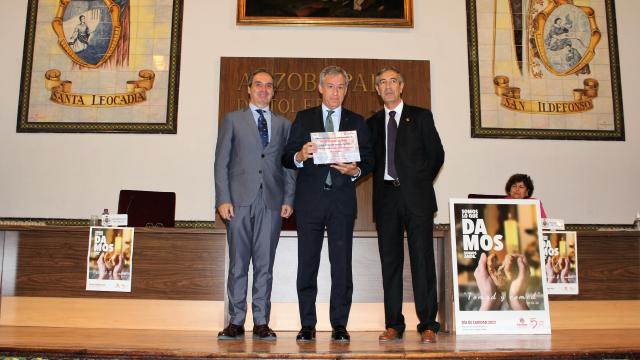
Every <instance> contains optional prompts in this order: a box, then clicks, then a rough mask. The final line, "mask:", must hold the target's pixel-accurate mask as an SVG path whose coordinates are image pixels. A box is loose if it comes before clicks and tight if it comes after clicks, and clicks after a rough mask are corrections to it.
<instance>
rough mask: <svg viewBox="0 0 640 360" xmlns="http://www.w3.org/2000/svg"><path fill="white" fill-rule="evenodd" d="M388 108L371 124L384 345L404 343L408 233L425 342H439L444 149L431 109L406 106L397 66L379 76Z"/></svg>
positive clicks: (412, 272) (374, 206)
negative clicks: (439, 198) (436, 239)
mask: <svg viewBox="0 0 640 360" xmlns="http://www.w3.org/2000/svg"><path fill="white" fill-rule="evenodd" d="M375 81H376V90H377V92H378V95H380V97H381V98H382V101H383V102H384V109H383V110H380V111H378V112H377V113H376V114H374V115H373V116H372V117H371V118H369V119H368V120H367V125H369V128H370V129H371V142H372V145H373V151H374V154H375V165H376V166H375V169H374V170H373V215H374V217H375V221H376V230H377V231H378V248H379V251H380V261H381V263H382V285H383V288H384V313H385V324H386V330H385V331H384V332H383V333H382V334H381V335H380V337H379V340H380V341H390V340H398V339H401V338H402V335H403V333H404V330H405V322H404V316H403V315H402V269H403V267H404V230H405V229H406V231H407V241H408V245H409V256H410V258H411V277H412V281H413V297H414V301H415V306H416V313H417V315H418V319H419V321H420V323H419V324H418V332H420V335H421V341H422V342H424V343H432V342H435V341H436V333H437V332H438V330H439V329H440V325H439V324H438V322H437V321H436V314H437V312H438V296H437V283H436V269H435V259H434V255H433V214H434V213H435V212H436V211H437V210H438V206H437V204H436V196H435V192H434V190H433V180H434V179H435V177H436V175H438V172H439V171H440V167H441V166H442V163H443V162H444V149H443V148H442V143H441V142H440V136H439V135H438V131H436V127H435V125H434V122H433V115H432V114H431V111H430V110H428V109H423V108H419V107H416V106H411V105H409V104H405V103H404V102H403V101H402V97H401V95H402V90H403V89H404V78H403V77H402V74H401V73H400V70H398V69H397V68H395V67H387V68H383V69H381V70H380V71H379V72H378V73H377V74H376V79H375Z"/></svg>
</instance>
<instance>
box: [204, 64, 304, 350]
mask: <svg viewBox="0 0 640 360" xmlns="http://www.w3.org/2000/svg"><path fill="white" fill-rule="evenodd" d="M273 91H274V89H273V75H271V73H269V72H268V71H267V70H265V69H257V70H256V71H254V72H253V74H252V75H251V77H250V79H249V86H248V93H249V97H250V103H249V107H247V108H245V109H242V110H238V111H234V112H231V113H228V114H226V115H225V117H224V120H223V122H222V125H221V126H220V129H219V131H218V143H217V146H216V159H215V165H214V171H215V176H214V177H215V188H216V208H217V210H218V212H219V213H220V217H221V218H222V220H223V221H224V223H225V225H226V227H227V242H228V247H229V277H228V279H227V295H228V297H229V303H228V304H229V325H228V326H227V327H226V328H224V330H222V331H221V332H220V333H218V339H219V340H232V339H238V338H243V337H244V321H245V317H246V314H247V280H248V279H247V277H248V271H249V261H252V263H253V288H252V294H253V299H252V311H253V323H254V327H253V336H254V338H258V339H263V340H275V339H276V334H275V333H274V332H273V330H271V329H270V328H269V314H270V310H271V285H272V281H273V260H274V258H275V254H276V246H277V245H278V240H279V238H280V228H281V223H282V217H285V218H288V217H289V216H291V214H292V213H293V207H292V205H293V198H294V192H295V172H294V171H292V170H288V169H285V168H283V167H282V164H281V161H280V159H281V158H282V154H283V152H284V146H285V144H286V143H287V139H288V137H289V129H290V127H291V123H290V122H289V120H287V119H286V118H284V117H282V116H279V115H276V114H274V113H272V112H271V111H270V110H269V104H270V102H271V98H272V97H273Z"/></svg>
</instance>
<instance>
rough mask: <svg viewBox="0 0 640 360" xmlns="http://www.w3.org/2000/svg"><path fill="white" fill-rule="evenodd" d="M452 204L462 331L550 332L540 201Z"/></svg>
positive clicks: (457, 310)
mask: <svg viewBox="0 0 640 360" xmlns="http://www.w3.org/2000/svg"><path fill="white" fill-rule="evenodd" d="M449 205H450V216H451V218H450V219H451V224H452V228H451V249H452V256H453V262H452V263H453V282H454V298H455V323H456V332H457V334H460V335H462V334H550V333H551V324H550V320H549V299H548V296H547V290H546V288H545V286H544V285H545V283H544V281H543V279H544V278H545V276H546V274H545V267H544V266H542V264H543V260H541V259H542V254H543V251H544V249H543V241H542V231H541V228H540V226H539V224H540V203H539V201H538V200H506V199H450V200H449Z"/></svg>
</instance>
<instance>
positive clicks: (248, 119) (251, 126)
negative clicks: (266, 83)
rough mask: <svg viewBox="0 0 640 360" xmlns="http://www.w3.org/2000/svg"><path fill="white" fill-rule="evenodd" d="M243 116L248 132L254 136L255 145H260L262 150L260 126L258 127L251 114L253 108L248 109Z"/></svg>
mask: <svg viewBox="0 0 640 360" xmlns="http://www.w3.org/2000/svg"><path fill="white" fill-rule="evenodd" d="M243 115H244V116H243V117H242V122H243V124H244V126H245V128H246V129H247V131H249V133H251V134H253V135H251V136H253V138H254V140H255V143H256V144H258V148H259V149H260V150H262V140H261V139H260V134H259V133H258V125H256V119H255V118H254V117H253V114H252V113H251V108H246V109H245V111H244V113H243Z"/></svg>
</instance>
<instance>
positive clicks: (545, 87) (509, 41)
mask: <svg viewBox="0 0 640 360" xmlns="http://www.w3.org/2000/svg"><path fill="white" fill-rule="evenodd" d="M614 5H615V4H614V1H613V0H467V30H468V39H469V44H468V47H469V73H470V76H469V82H470V95H471V136H472V137H478V138H533V139H564V140H618V141H624V139H625V136H624V117H623V109H622V91H621V83H620V65H619V58H618V45H617V34H616V18H615V6H614Z"/></svg>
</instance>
